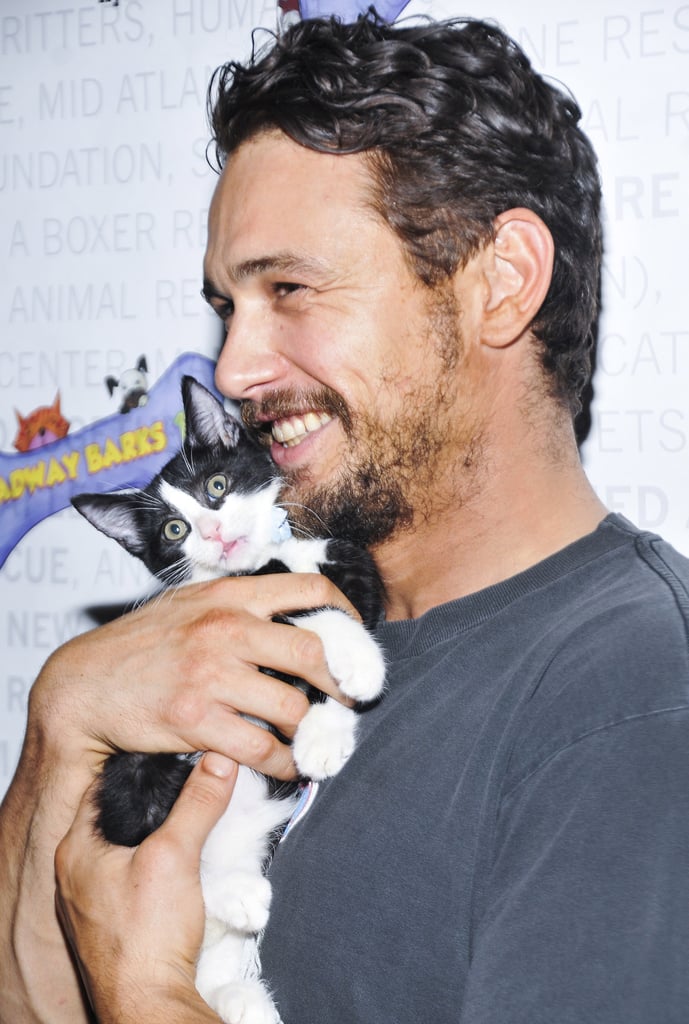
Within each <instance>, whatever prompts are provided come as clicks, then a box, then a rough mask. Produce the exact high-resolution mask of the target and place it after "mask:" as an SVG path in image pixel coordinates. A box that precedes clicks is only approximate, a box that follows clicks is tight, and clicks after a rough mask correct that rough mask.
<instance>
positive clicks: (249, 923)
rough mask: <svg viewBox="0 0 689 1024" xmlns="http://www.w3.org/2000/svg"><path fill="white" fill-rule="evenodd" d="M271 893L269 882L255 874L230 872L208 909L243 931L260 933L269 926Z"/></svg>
mask: <svg viewBox="0 0 689 1024" xmlns="http://www.w3.org/2000/svg"><path fill="white" fill-rule="evenodd" d="M271 897H272V892H271V888H270V882H269V881H268V879H267V878H264V877H263V875H259V874H256V873H255V872H248V871H246V872H244V871H231V872H229V873H228V874H227V876H226V877H225V878H224V879H223V881H222V885H218V884H216V885H214V887H213V896H212V900H209V899H208V898H207V900H206V902H207V910H208V912H209V914H211V915H212V916H213V917H217V918H219V919H220V920H221V921H224V922H225V923H226V924H228V925H230V927H232V928H236V929H237V931H240V932H247V933H253V932H260V931H261V929H262V928H265V926H266V924H267V923H268V916H269V913H270V900H271Z"/></svg>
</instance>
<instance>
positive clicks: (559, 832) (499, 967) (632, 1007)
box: [460, 708, 689, 1024]
mask: <svg viewBox="0 0 689 1024" xmlns="http://www.w3.org/2000/svg"><path fill="white" fill-rule="evenodd" d="M495 827H496V834H495V847H494V848H495V850H496V856H495V861H494V864H493V868H492V871H491V873H490V876H489V881H488V884H487V886H486V889H485V891H484V893H483V894H481V895H480V896H479V901H480V905H479V907H478V910H477V916H478V921H477V923H476V927H475V929H474V935H475V941H474V944H473V948H472V950H471V966H470V970H469V980H468V986H467V990H466V998H465V1000H464V1004H463V1007H462V1012H461V1016H460V1022H461V1024H541V1022H542V1024H555V1022H557V1024H587V1022H590V1024H594V1022H595V1024H650V1022H651V1021H652V1022H653V1024H686V1022H687V1021H688V1020H689V711H687V709H686V708H684V709H678V710H668V711H663V712H658V713H653V714H644V715H640V716H637V717H630V718H628V719H626V720H624V721H622V722H618V723H617V724H615V725H613V726H608V727H606V728H601V729H598V730H594V731H592V732H591V733H589V734H588V735H585V736H583V737H581V738H579V739H578V740H577V741H576V742H573V743H571V744H568V745H567V746H565V747H564V748H562V749H559V750H557V751H556V752H554V753H553V754H552V755H551V756H549V757H548V759H547V760H546V761H545V762H543V763H541V764H540V765H539V766H538V767H537V768H535V769H534V770H533V771H532V772H531V773H530V774H528V775H527V777H525V778H523V779H521V780H520V781H519V783H518V785H516V786H515V787H514V788H513V790H512V791H511V792H510V793H507V794H505V795H504V797H503V800H502V805H501V809H500V814H499V816H498V820H497V822H496V826H495Z"/></svg>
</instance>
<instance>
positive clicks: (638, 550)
mask: <svg viewBox="0 0 689 1024" xmlns="http://www.w3.org/2000/svg"><path fill="white" fill-rule="evenodd" d="M614 527H615V529H620V530H622V531H623V532H624V531H627V533H628V539H629V544H624V545H619V546H618V547H616V548H615V547H611V549H610V553H609V556H608V557H607V558H606V557H604V558H602V559H600V560H599V561H598V564H597V565H596V566H595V568H591V570H590V571H589V572H585V573H583V574H582V578H581V579H580V580H579V581H578V584H577V585H576V599H575V600H573V601H572V602H571V603H570V604H568V603H567V600H566V599H564V600H563V603H562V605H561V607H560V612H561V614H562V615H563V616H566V621H563V622H562V623H561V625H560V628H559V629H553V643H552V645H551V647H550V648H549V649H548V650H547V658H546V657H544V658H543V660H542V662H541V671H540V673H539V675H538V676H537V677H534V678H533V679H532V680H531V681H530V686H529V687H528V689H527V691H526V693H525V695H524V699H523V702H522V706H521V708H520V711H519V713H518V715H517V720H516V722H515V724H516V730H515V739H514V748H513V754H512V757H511V763H510V770H509V773H508V774H509V777H510V783H509V784H510V785H514V784H515V783H517V782H518V780H519V779H520V778H524V777H526V776H527V775H528V774H529V773H531V772H533V771H535V770H537V768H538V766H539V765H540V764H543V763H545V762H547V761H548V759H550V758H552V757H554V756H556V755H557V754H558V752H560V751H562V750H565V749H567V748H568V747H571V746H572V745H573V744H576V743H578V742H580V741H581V740H584V739H586V738H587V737H592V736H596V735H599V736H600V735H603V734H605V733H606V731H610V736H611V738H612V736H613V732H612V731H613V730H615V729H617V728H619V727H624V726H625V724H628V723H631V722H636V723H638V724H640V725H641V726H642V727H643V721H644V720H647V721H648V722H649V723H650V722H651V719H652V718H653V717H654V716H656V715H659V714H674V713H676V712H685V711H686V710H687V709H689V560H688V559H687V558H685V557H684V556H683V555H681V554H680V553H679V552H677V551H676V550H675V549H674V548H673V547H672V546H671V545H670V544H668V543H667V542H666V541H664V540H663V539H662V538H660V537H658V536H656V535H654V534H650V533H644V532H643V531H639V530H636V529H635V528H634V527H632V526H631V524H625V523H624V521H622V523H621V524H618V523H615V524H614ZM545 646H546V648H547V646H548V645H547V641H545ZM685 721H686V725H687V728H688V730H689V718H688V717H686V716H685ZM687 743H688V744H689V731H688V736H687Z"/></svg>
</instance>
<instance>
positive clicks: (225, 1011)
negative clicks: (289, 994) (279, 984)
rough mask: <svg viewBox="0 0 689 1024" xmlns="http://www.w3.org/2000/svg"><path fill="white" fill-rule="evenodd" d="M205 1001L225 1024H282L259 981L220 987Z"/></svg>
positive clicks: (239, 982) (271, 1001)
mask: <svg viewBox="0 0 689 1024" xmlns="http://www.w3.org/2000/svg"><path fill="white" fill-rule="evenodd" d="M206 1001H207V1003H208V1004H209V1006H210V1007H211V1008H212V1009H213V1010H215V1012H216V1013H218V1014H219V1015H220V1016H221V1017H222V1019H223V1020H224V1021H225V1024H282V1022H281V1020H280V1014H279V1013H278V1011H277V1008H276V1006H275V1004H274V1002H273V1000H272V999H271V998H270V996H269V995H268V992H267V991H266V989H265V988H264V986H263V985H262V984H261V982H260V981H255V982H251V981H245V982H241V981H238V982H234V983H232V984H229V985H221V986H219V987H218V988H216V989H215V990H214V991H213V992H212V993H211V994H210V995H209V997H208V998H207V999H206Z"/></svg>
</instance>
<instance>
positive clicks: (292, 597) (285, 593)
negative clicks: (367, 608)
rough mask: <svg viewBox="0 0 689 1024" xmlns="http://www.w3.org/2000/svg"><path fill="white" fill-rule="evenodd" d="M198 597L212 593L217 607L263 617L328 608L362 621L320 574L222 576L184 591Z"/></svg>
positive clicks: (290, 573)
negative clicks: (339, 609) (240, 610)
mask: <svg viewBox="0 0 689 1024" xmlns="http://www.w3.org/2000/svg"><path fill="white" fill-rule="evenodd" d="M183 589H184V590H185V591H187V592H193V590H194V589H196V590H197V592H198V593H199V594H201V593H203V592H204V591H206V592H209V591H210V592H213V594H214V599H215V600H217V602H218V603H217V605H216V606H217V607H229V608H236V607H238V606H241V607H243V608H244V609H245V610H246V611H248V612H251V614H253V615H257V616H259V617H260V618H264V619H270V618H272V616H273V615H287V614H289V612H296V611H304V610H306V609H309V608H322V607H325V606H326V605H328V606H330V607H332V608H341V609H342V611H345V612H347V613H348V614H349V615H352V616H353V617H354V618H355V619H360V616H359V613H358V612H357V610H356V608H355V607H354V605H353V604H352V603H351V602H350V601H349V600H348V599H347V598H346V597H345V595H344V594H343V593H342V591H341V590H339V589H338V587H336V586H335V584H334V583H333V582H332V581H331V580H329V579H328V578H327V577H326V576H321V575H320V574H318V573H296V572H288V573H268V574H266V575H261V576H240V577H232V576H230V577H228V576H224V577H220V578H219V579H217V580H211V581H209V582H207V583H199V584H195V585H192V586H187V587H184V588H183Z"/></svg>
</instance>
